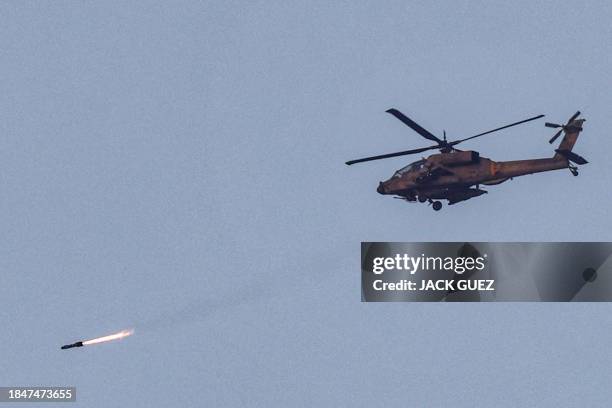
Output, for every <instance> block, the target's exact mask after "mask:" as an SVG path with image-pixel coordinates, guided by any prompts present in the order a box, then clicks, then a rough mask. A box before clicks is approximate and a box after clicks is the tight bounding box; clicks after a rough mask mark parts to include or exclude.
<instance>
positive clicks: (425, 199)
mask: <svg viewBox="0 0 612 408" xmlns="http://www.w3.org/2000/svg"><path fill="white" fill-rule="evenodd" d="M418 199H419V203H424V202H426V201H427V200H428V198H427V197H425V196H424V195H419V196H418Z"/></svg>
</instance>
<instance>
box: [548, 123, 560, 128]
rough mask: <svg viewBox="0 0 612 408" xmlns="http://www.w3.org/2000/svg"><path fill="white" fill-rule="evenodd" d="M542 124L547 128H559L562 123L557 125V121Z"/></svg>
mask: <svg viewBox="0 0 612 408" xmlns="http://www.w3.org/2000/svg"><path fill="white" fill-rule="evenodd" d="M544 126H546V127H549V128H560V127H562V126H563V125H559V124H558V123H550V122H546V123H544Z"/></svg>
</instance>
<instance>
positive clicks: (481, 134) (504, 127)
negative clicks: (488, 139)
mask: <svg viewBox="0 0 612 408" xmlns="http://www.w3.org/2000/svg"><path fill="white" fill-rule="evenodd" d="M543 117H544V115H538V116H534V117H533V118H529V119H525V120H521V121H519V122H514V123H511V124H509V125H506V126H502V127H498V128H497V129H493V130H488V131H486V132H482V133H479V134H477V135H474V136H470V137H466V138H465V139H459V140H455V141H454V142H451V143H449V145H451V146H454V145H456V144H459V143H461V142H465V141H466V140H470V139H474V138H475V137H480V136H484V135H488V134H489V133H493V132H497V131H498V130H502V129H507V128H509V127H512V126H516V125H520V124H521V123H525V122H530V121H532V120H536V119H540V118H543Z"/></svg>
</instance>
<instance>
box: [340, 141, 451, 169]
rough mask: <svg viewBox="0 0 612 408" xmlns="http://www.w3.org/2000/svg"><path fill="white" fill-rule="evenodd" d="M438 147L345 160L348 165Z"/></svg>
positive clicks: (431, 147) (437, 147) (432, 147)
mask: <svg viewBox="0 0 612 408" xmlns="http://www.w3.org/2000/svg"><path fill="white" fill-rule="evenodd" d="M439 148H440V146H429V147H422V148H420V149H413V150H405V151H403V152H397V153H388V154H381V155H379V156H372V157H364V158H363V159H356V160H349V161H347V162H346V164H347V165H349V166H350V165H351V164H355V163H363V162H367V161H372V160H380V159H388V158H390V157H397V156H406V155H409V154H415V153H421V152H424V151H427V150H432V149H439Z"/></svg>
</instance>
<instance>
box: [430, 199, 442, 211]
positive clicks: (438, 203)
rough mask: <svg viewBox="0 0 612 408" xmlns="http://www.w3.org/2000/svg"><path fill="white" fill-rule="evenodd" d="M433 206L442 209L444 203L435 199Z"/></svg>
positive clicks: (436, 209)
mask: <svg viewBox="0 0 612 408" xmlns="http://www.w3.org/2000/svg"><path fill="white" fill-rule="evenodd" d="M431 206H432V208H433V209H434V211H440V210H441V209H442V203H441V202H440V201H434V202H433V204H432V205H431Z"/></svg>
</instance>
